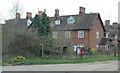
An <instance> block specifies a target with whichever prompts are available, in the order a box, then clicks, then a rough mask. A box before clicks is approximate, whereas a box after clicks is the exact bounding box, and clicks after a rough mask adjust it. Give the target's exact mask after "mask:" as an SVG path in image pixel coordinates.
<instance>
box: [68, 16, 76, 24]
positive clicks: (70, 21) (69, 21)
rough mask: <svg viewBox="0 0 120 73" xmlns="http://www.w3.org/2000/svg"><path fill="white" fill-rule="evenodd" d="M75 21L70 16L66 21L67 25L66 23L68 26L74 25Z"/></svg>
mask: <svg viewBox="0 0 120 73" xmlns="http://www.w3.org/2000/svg"><path fill="white" fill-rule="evenodd" d="M75 21H76V20H75V18H74V17H72V16H70V17H69V18H68V19H67V23H68V24H74V23H75Z"/></svg>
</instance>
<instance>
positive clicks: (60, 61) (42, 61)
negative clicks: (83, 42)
mask: <svg viewBox="0 0 120 73" xmlns="http://www.w3.org/2000/svg"><path fill="white" fill-rule="evenodd" d="M117 59H118V57H93V58H91V57H89V58H83V60H81V59H80V58H77V59H41V58H29V59H27V60H26V61H25V62H24V63H23V64H24V65H32V64H67V63H86V62H95V61H109V60H117Z"/></svg>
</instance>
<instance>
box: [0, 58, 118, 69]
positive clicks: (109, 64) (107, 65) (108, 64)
mask: <svg viewBox="0 0 120 73" xmlns="http://www.w3.org/2000/svg"><path fill="white" fill-rule="evenodd" d="M2 70H3V71H118V61H117V60H114V61H104V62H93V63H79V64H50V65H25V66H4V67H2Z"/></svg>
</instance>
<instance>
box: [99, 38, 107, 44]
mask: <svg viewBox="0 0 120 73" xmlns="http://www.w3.org/2000/svg"><path fill="white" fill-rule="evenodd" d="M107 42H108V38H102V39H101V40H100V43H99V45H106V44H107Z"/></svg>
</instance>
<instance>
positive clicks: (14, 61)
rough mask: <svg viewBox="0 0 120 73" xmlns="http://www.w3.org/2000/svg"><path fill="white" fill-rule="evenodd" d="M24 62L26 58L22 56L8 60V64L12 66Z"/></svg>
mask: <svg viewBox="0 0 120 73" xmlns="http://www.w3.org/2000/svg"><path fill="white" fill-rule="evenodd" d="M25 60H26V58H25V57H23V56H16V57H13V58H11V59H10V61H9V64H12V65H18V64H23V63H24V61H25Z"/></svg>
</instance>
